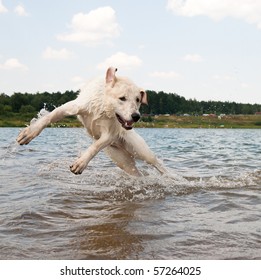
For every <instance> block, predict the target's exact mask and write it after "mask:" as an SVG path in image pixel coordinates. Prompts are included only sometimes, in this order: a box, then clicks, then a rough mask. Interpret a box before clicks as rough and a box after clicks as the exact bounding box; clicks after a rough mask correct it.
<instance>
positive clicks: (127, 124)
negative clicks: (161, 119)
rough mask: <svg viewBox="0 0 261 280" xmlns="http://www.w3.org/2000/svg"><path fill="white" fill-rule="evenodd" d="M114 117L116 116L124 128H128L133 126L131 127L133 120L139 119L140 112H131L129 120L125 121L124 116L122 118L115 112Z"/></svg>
mask: <svg viewBox="0 0 261 280" xmlns="http://www.w3.org/2000/svg"><path fill="white" fill-rule="evenodd" d="M116 117H117V119H118V121H119V123H120V124H121V126H122V127H123V128H125V129H126V130H130V129H132V128H133V127H132V126H133V124H134V123H135V122H137V121H138V120H139V119H140V114H138V113H133V114H132V115H131V120H129V121H127V120H125V119H124V118H122V117H121V116H120V115H119V114H116Z"/></svg>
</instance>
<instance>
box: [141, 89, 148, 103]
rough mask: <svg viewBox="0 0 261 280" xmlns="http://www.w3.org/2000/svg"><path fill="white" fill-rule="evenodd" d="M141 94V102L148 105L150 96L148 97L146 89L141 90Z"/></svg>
mask: <svg viewBox="0 0 261 280" xmlns="http://www.w3.org/2000/svg"><path fill="white" fill-rule="evenodd" d="M140 95H141V104H146V105H148V98H147V92H146V91H144V90H141V91H140Z"/></svg>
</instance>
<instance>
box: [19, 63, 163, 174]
mask: <svg viewBox="0 0 261 280" xmlns="http://www.w3.org/2000/svg"><path fill="white" fill-rule="evenodd" d="M116 71H117V69H116V68H113V67H110V68H109V69H108V70H107V72H106V77H105V79H95V80H93V81H90V82H89V83H88V84H87V85H86V86H85V87H84V88H83V89H82V90H81V91H80V94H79V96H78V97H77V98H76V99H75V100H73V101H70V102H67V103H65V104H64V105H62V106H60V107H57V108H56V109H54V110H53V111H52V112H51V113H49V114H47V115H45V116H43V117H42V118H40V119H38V120H37V121H36V122H34V123H32V124H30V126H28V127H26V128H24V129H23V130H22V131H21V132H20V134H19V135H18V138H17V142H18V143H19V144H20V145H24V144H28V143H29V142H30V141H31V140H32V139H34V138H35V137H36V136H38V135H39V134H40V133H41V131H42V130H43V129H44V128H45V127H47V126H48V125H49V124H50V123H53V122H57V121H59V120H61V119H62V118H64V117H66V116H72V115H77V116H78V119H79V120H80V121H81V122H82V124H83V125H84V127H85V128H86V130H87V132H88V134H89V135H90V136H91V137H92V138H93V139H94V143H93V144H92V145H91V146H90V147H89V148H88V149H87V150H86V151H85V152H83V153H82V155H81V156H80V157H79V158H78V159H77V160H76V161H75V162H74V163H73V164H72V165H71V166H70V170H71V171H72V172H73V173H74V174H81V173H82V172H83V170H84V169H85V168H86V167H87V165H88V163H89V161H90V160H91V159H92V158H93V157H94V156H95V155H96V154H97V153H98V152H99V151H101V150H102V149H104V151H105V153H106V154H107V155H108V156H109V157H110V158H111V159H112V160H113V162H115V163H116V165H117V166H118V167H120V168H121V169H123V170H124V171H125V172H126V173H128V174H130V175H134V176H140V175H141V173H140V171H139V170H138V169H137V167H136V164H135V159H140V160H143V161H145V162H147V163H148V164H151V165H153V166H154V167H156V168H157V169H158V170H159V171H160V172H161V173H165V172H166V169H165V168H164V167H163V166H162V165H161V164H160V163H159V161H158V159H157V158H156V156H155V155H154V153H153V152H152V151H151V150H150V149H149V147H148V145H147V144H146V142H145V141H144V139H143V138H142V137H141V136H139V135H138V134H137V133H136V132H135V131H134V130H133V129H132V128H133V124H134V123H135V122H137V121H138V120H139V119H140V112H139V108H140V105H141V104H147V94H146V92H145V91H144V90H142V89H140V88H139V87H137V86H136V85H135V84H134V83H133V82H132V81H130V80H129V79H127V78H125V77H118V76H116V75H115V73H116Z"/></svg>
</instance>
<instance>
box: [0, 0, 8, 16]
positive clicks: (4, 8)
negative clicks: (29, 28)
mask: <svg viewBox="0 0 261 280" xmlns="http://www.w3.org/2000/svg"><path fill="white" fill-rule="evenodd" d="M7 12H8V10H7V8H6V7H5V6H4V5H3V4H2V1H1V0H0V14H1V13H7Z"/></svg>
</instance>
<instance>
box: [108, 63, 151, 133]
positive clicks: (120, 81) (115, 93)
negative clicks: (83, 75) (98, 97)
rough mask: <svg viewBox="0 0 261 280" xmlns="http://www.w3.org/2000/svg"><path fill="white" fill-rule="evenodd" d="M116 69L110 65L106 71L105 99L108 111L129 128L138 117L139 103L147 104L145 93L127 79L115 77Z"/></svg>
mask: <svg viewBox="0 0 261 280" xmlns="http://www.w3.org/2000/svg"><path fill="white" fill-rule="evenodd" d="M116 71H117V68H113V67H110V68H109V69H108V70H107V72H106V93H105V94H106V99H107V102H109V104H108V105H109V107H110V111H113V113H114V114H115V115H114V116H115V117H116V118H117V120H118V121H119V123H120V124H121V125H122V127H123V128H125V129H127V130H129V129H132V126H133V124H134V123H135V122H137V121H138V120H139V119H140V112H139V108H140V105H141V104H148V103H147V94H146V92H145V91H144V90H142V89H140V88H139V87H137V86H136V85H135V84H134V83H133V82H131V81H130V80H129V79H127V78H123V77H116V75H115V73H116ZM110 113H112V112H110Z"/></svg>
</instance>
